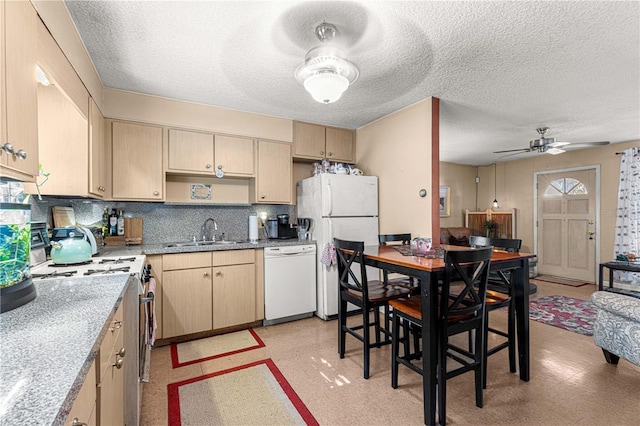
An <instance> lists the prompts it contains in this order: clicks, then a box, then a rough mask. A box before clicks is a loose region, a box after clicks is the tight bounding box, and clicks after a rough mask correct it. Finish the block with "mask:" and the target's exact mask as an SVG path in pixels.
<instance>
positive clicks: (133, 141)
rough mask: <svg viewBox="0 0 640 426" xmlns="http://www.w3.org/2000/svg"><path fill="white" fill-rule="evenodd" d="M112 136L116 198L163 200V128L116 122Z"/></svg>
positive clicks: (114, 195)
mask: <svg viewBox="0 0 640 426" xmlns="http://www.w3.org/2000/svg"><path fill="white" fill-rule="evenodd" d="M111 132H112V148H111V149H112V162H113V167H112V173H113V181H112V190H113V198H114V199H125V200H149V201H161V200H163V197H164V173H163V169H162V128H161V127H156V126H147V125H142V124H134V123H124V122H119V121H114V122H113V124H112V129H111Z"/></svg>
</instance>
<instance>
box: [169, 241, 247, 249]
mask: <svg viewBox="0 0 640 426" xmlns="http://www.w3.org/2000/svg"><path fill="white" fill-rule="evenodd" d="M229 244H238V242H237V241H228V240H220V241H185V242H182V243H167V244H165V245H164V246H165V247H167V248H170V247H200V246H219V245H229Z"/></svg>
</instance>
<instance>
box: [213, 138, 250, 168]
mask: <svg viewBox="0 0 640 426" xmlns="http://www.w3.org/2000/svg"><path fill="white" fill-rule="evenodd" d="M254 146H255V142H254V141H253V139H248V138H240V137H235V136H222V135H216V143H215V156H214V159H215V165H216V170H217V169H218V168H219V167H222V171H223V172H225V173H229V174H230V175H245V176H253V174H254V162H255V149H254Z"/></svg>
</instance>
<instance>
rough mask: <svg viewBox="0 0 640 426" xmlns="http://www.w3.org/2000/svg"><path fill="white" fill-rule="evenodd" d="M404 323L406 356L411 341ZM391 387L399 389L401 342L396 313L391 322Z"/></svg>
mask: <svg viewBox="0 0 640 426" xmlns="http://www.w3.org/2000/svg"><path fill="white" fill-rule="evenodd" d="M403 323H404V327H403V328H404V333H405V349H404V350H405V352H404V353H405V355H406V354H407V345H406V342H408V341H409V338H408V336H407V329H408V327H407V325H406V323H407V322H406V321H403ZM391 327H392V330H391V387H392V388H394V389H397V387H398V359H397V358H398V350H399V349H400V341H399V339H398V334H399V333H400V317H398V315H396V312H395V311H393V317H392V320H391Z"/></svg>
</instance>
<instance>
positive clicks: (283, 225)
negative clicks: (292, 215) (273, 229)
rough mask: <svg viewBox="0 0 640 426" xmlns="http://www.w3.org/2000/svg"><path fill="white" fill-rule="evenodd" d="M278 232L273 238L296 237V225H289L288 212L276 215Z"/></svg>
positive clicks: (286, 238) (285, 238)
mask: <svg viewBox="0 0 640 426" xmlns="http://www.w3.org/2000/svg"><path fill="white" fill-rule="evenodd" d="M277 217H278V234H277V235H276V236H275V238H277V239H279V240H288V239H291V238H298V230H297V227H295V226H291V224H290V223H289V215H288V214H279V215H278V216H277Z"/></svg>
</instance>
